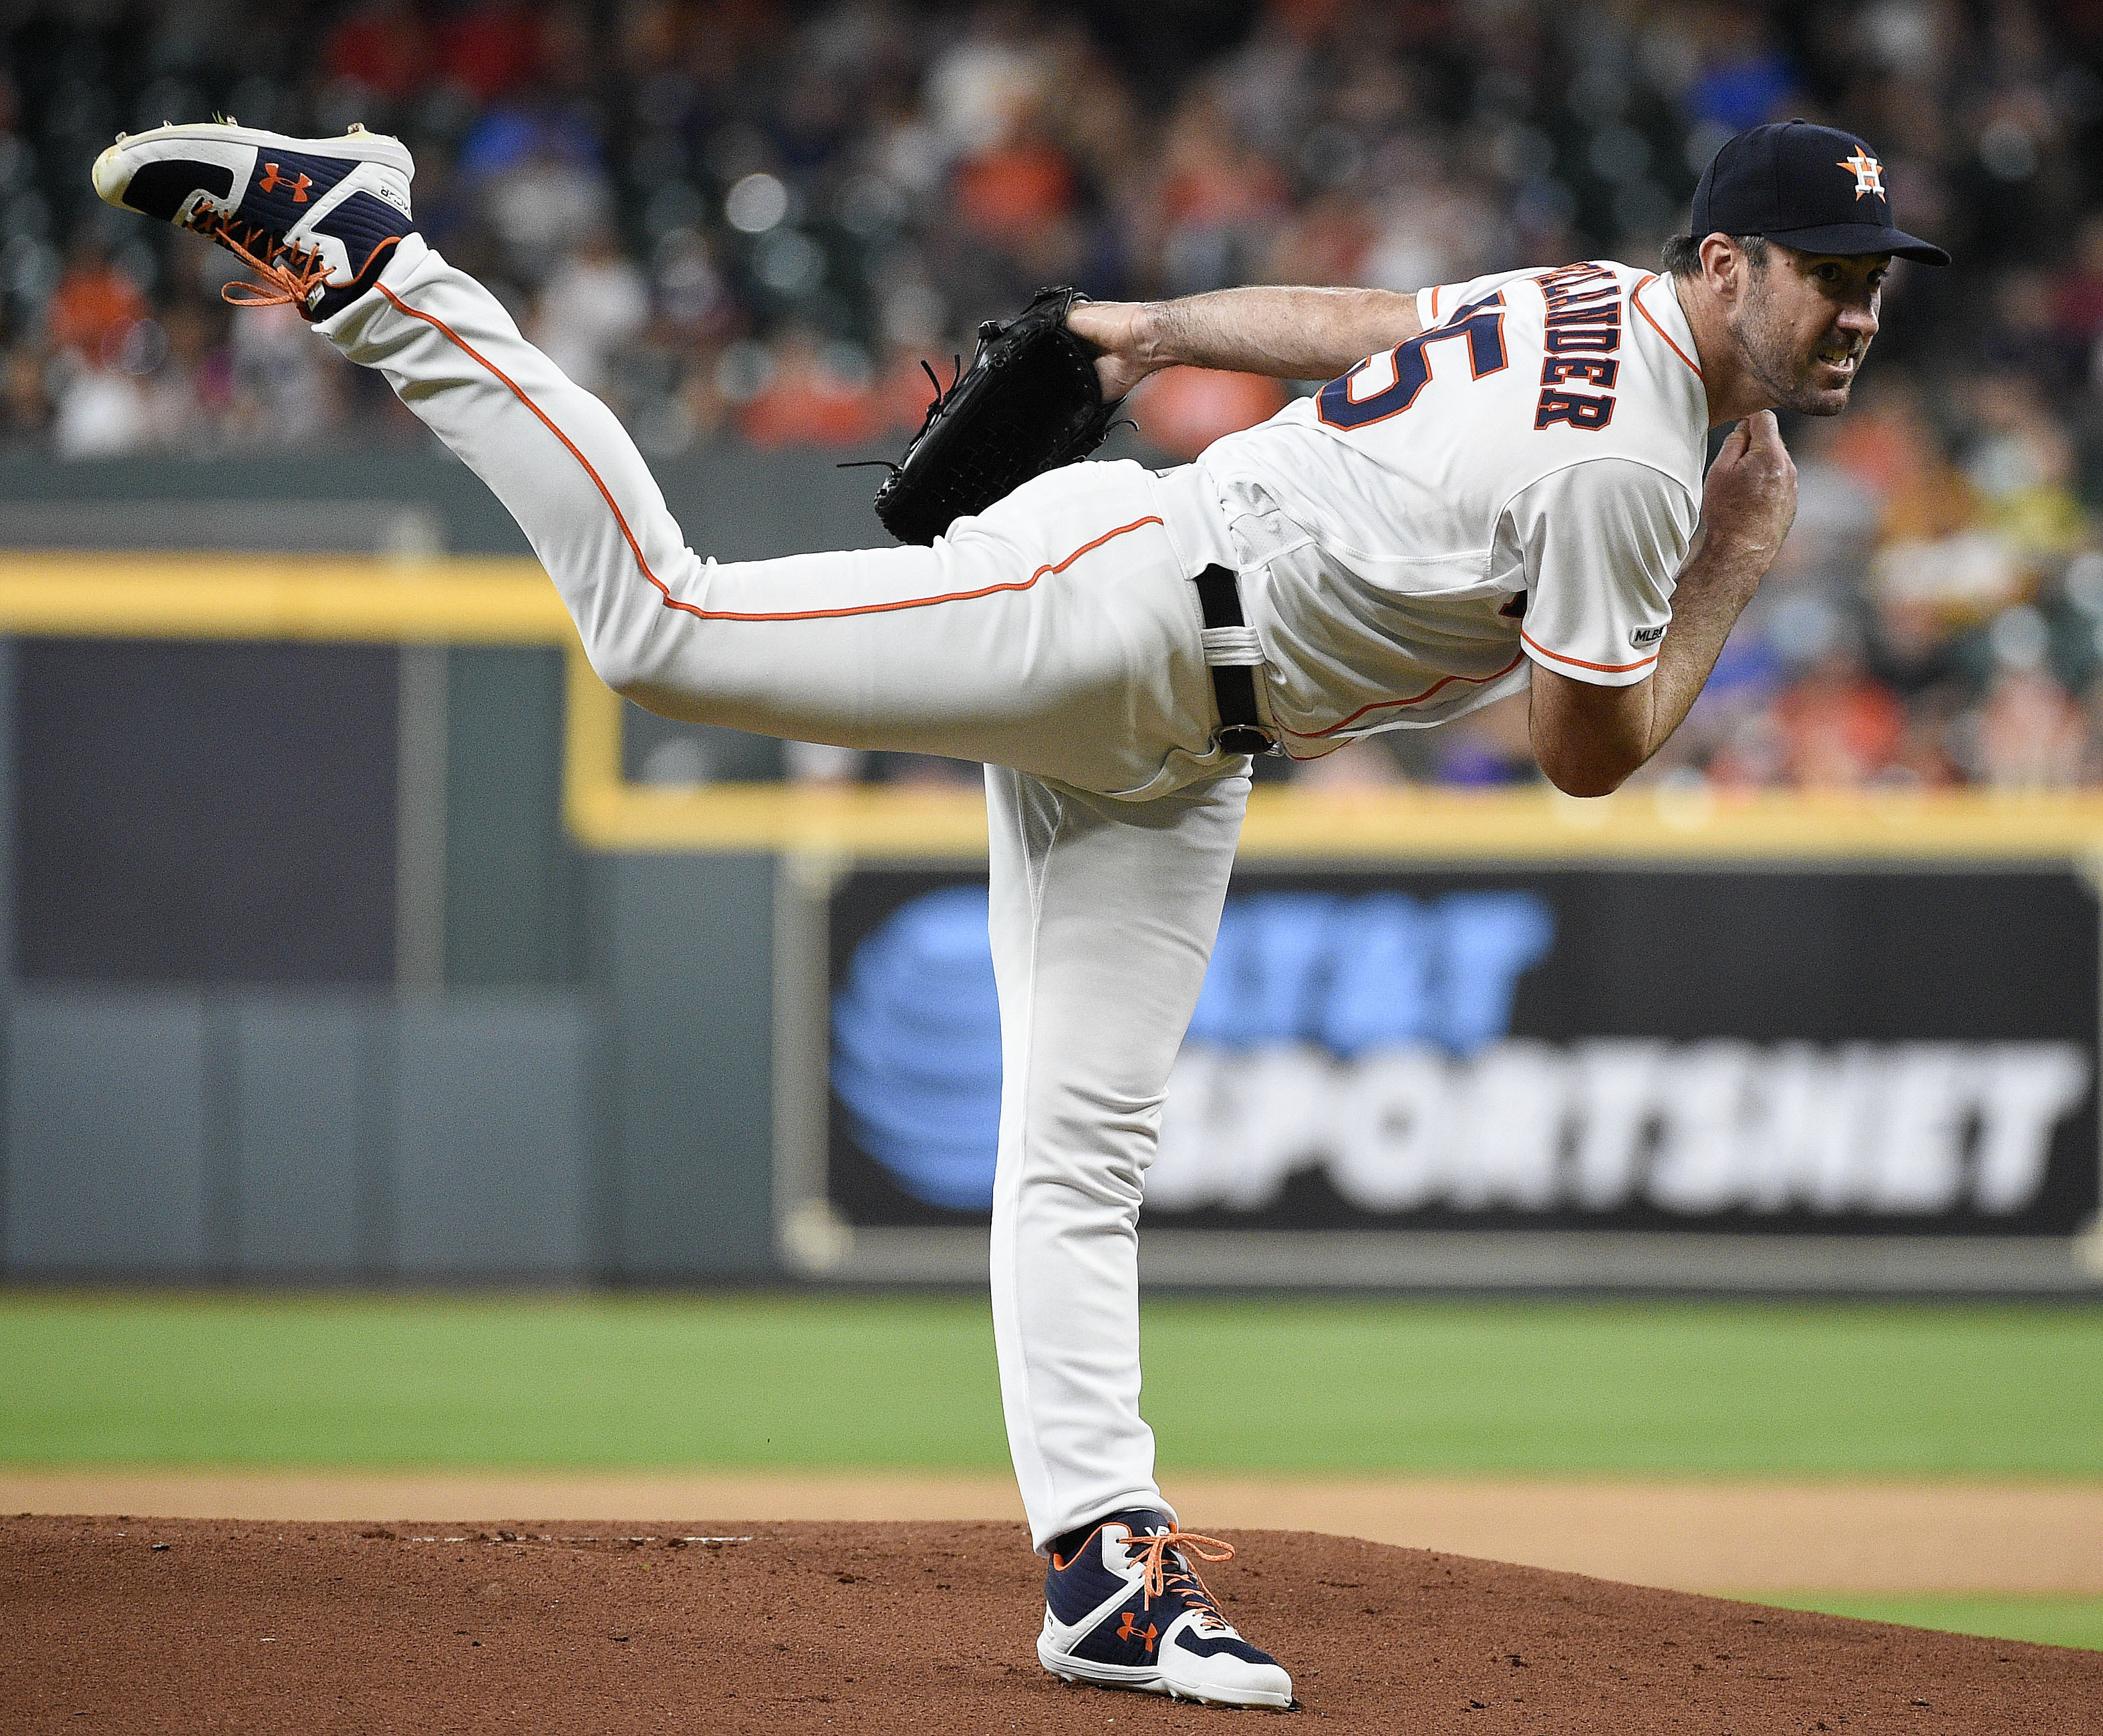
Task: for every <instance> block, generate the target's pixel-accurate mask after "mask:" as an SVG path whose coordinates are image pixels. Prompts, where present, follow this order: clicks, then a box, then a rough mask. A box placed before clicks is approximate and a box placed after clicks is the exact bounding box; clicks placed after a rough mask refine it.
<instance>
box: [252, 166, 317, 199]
mask: <svg viewBox="0 0 2103 1736" xmlns="http://www.w3.org/2000/svg"><path fill="white" fill-rule="evenodd" d="M311 186H313V181H312V180H310V179H309V177H307V176H306V175H300V176H299V177H298V179H296V180H289V181H288V180H286V179H285V177H284V176H283V175H281V174H279V173H278V166H277V164H275V163H274V162H266V163H265V164H264V165H263V179H262V180H260V181H258V182H256V191H257V192H258V193H275V192H276V191H277V190H278V189H279V188H280V187H289V188H291V189H292V202H293V203H294V204H295V205H304V204H305V203H306V202H307V189H308V188H309V187H311Z"/></svg>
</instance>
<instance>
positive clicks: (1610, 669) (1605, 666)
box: [1518, 627, 1657, 675]
mask: <svg viewBox="0 0 2103 1736" xmlns="http://www.w3.org/2000/svg"><path fill="white" fill-rule="evenodd" d="M1518 636H1519V637H1520V638H1522V639H1523V640H1525V641H1526V642H1527V644H1528V645H1530V646H1532V647H1533V648H1534V650H1537V651H1539V652H1540V653H1541V655H1542V656H1544V657H1553V658H1554V659H1555V660H1556V661H1557V662H1558V663H1567V664H1571V665H1572V667H1573V668H1580V669H1597V670H1598V672H1599V673H1601V674H1602V675H1626V674H1627V673H1629V670H1631V669H1642V668H1648V667H1649V666H1650V665H1651V664H1654V663H1656V661H1657V653H1656V651H1652V653H1651V654H1650V655H1649V656H1647V657H1638V659H1636V660H1635V661H1634V663H1587V662H1585V659H1583V658H1582V657H1565V656H1564V655H1563V653H1562V652H1560V651H1551V650H1549V648H1548V647H1547V646H1545V645H1543V644H1542V643H1541V642H1540V640H1538V639H1536V638H1535V637H1533V636H1532V634H1530V633H1527V630H1526V629H1525V628H1523V627H1522V628H1519V630H1518Z"/></svg>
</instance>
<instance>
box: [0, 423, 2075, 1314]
mask: <svg viewBox="0 0 2103 1736" xmlns="http://www.w3.org/2000/svg"><path fill="white" fill-rule="evenodd" d="M665 481H666V484H667V492H668V495H669V497H670V498H671V499H673V501H674V506H675V509H676V510H678V512H679V513H681V515H682V520H683V522H686V523H687V525H688V526H689V527H690V528H695V527H698V528H696V533H695V534H696V541H697V543H699V544H701V545H702V546H705V547H707V548H711V549H713V550H715V551H718V552H720V553H724V554H726V555H729V556H745V555H754V556H756V555H764V554H769V553H780V552H785V551H787V550H789V549H792V548H799V547H807V546H816V545H820V544H827V543H831V544H839V543H842V542H845V541H847V540H849V539H853V538H856V537H858V536H861V535H866V534H868V533H869V531H872V530H873V528H874V527H873V524H872V523H871V522H869V519H868V514H867V507H866V502H865V493H864V491H865V483H864V482H862V481H861V479H860V477H857V476H856V475H854V474H852V473H849V474H848V475H847V476H845V477H843V476H841V475H840V474H839V473H836V472H834V471H833V470H832V469H831V468H829V466H825V465H823V464H821V463H820V462H819V461H816V460H809V459H804V458H799V457H795V456H781V457H764V456H757V455H751V454H745V453H739V454H735V455H723V456H722V457H721V458H719V459H715V460H708V461H705V462H703V463H700V464H684V465H682V466H679V467H675V468H673V469H672V470H671V471H669V473H668V474H667V476H666V477H665ZM0 484H4V485H5V487H4V491H0V543H4V544H7V546H10V547H11V548H12V550H13V552H12V553H8V554H5V555H0V627H4V628H6V629H7V630H8V631H9V632H11V633H13V635H14V636H15V637H12V638H11V639H10V640H8V641H7V643H6V647H5V651H4V655H0V685H4V689H5V690H4V693H0V717H4V719H5V726H6V729H7V735H8V741H7V752H6V753H0V768H4V772H0V775H4V776H5V777H6V778H7V779H8V782H9V788H8V789H7V792H6V799H5V801H0V813H4V814H5V815H6V822H5V823H6V824H7V836H6V837H5V838H4V840H0V876H4V877H5V879H6V882H7V883H6V886H5V888H4V889H0V890H4V892H5V897H4V899H0V908H4V910H5V911H6V912H7V925H6V934H5V937H4V942H0V944H4V949H5V965H6V970H5V973H4V979H0V981H4V988H5V996H6V1007H5V1015H6V1017H5V1024H4V1031H5V1041H6V1054H5V1102H4V1110H5V1113H4V1121H0V1133H3V1135H4V1140H5V1148H4V1152H0V1262H3V1263H4V1265H0V1270H3V1271H4V1272H5V1274H6V1275H7V1276H13V1277H18V1278H35V1279H62V1278H67V1277H94V1278H100V1277H109V1276H126V1277H176V1278H197V1279H212V1278H221V1277H235V1278H244V1279H251V1278H252V1279H265V1278H280V1277H282V1278H291V1279H299V1280H306V1279H311V1280H316V1281H344V1280H353V1281H373V1282H425V1281H447V1280H452V1279H498V1278H509V1277H529V1278H537V1279H544V1280H549V1281H692V1280H708V1279H715V1278H742V1277H752V1276H773V1275H782V1274H787V1275H794V1276H805V1277H814V1278H832V1279H849V1280H856V1281H891V1280H903V1281H975V1280H976V1277H977V1276H980V1274H981V1273H982V1272H983V1268H984V1245H985V1244H984V1238H985V1229H984V1215H985V1197H986V1194H987V1192H988V1190H989V1176H990V1168H989V1163H990V1145H989V1141H990V1126H991V1117H992V1114H993V1112H994V1104H995V1103H996V1102H997V1073H996V1072H995V1068H996V1067H997V1054H995V1052H994V1050H993V1048H992V1047H991V1046H990V1044H989V1031H990V1029H991V1019H992V1010H991V998H990V997H991V989H990V970H989V964H988V963H987V962H986V961H985V954H984V947H983V917H982V912H983V891H982V886H983V860H984V849H985V825H984V816H983V810H982V807H981V806H980V803H979V801H978V800H977V798H976V797H975V796H974V795H973V794H972V793H971V792H970V791H969V790H968V789H963V790H954V789H953V790H946V791H945V790H939V789H938V790H924V789H908V788H903V787H900V788H883V789H874V790H868V789H865V790H854V791H831V792H822V791H814V790H811V789H796V788H789V787H785V786H781V785H779V784H775V783H771V782H769V781H767V779H769V778H771V776H773V775H776V774H777V773H778V770H779V767H780V759H779V753H778V750H777V749H776V748H774V747H773V746H772V745H771V744H763V743H758V742H755V741H754V740H752V739H749V738H740V737H734V736H732V735H731V734H730V732H726V731H690V732H687V733H686V735H684V736H683V737H682V738H679V739H675V738H674V735H671V734H668V732H667V730H666V728H665V726H661V725H660V724H658V723H657V722H656V720H650V719H646V718H644V717H642V714H641V713H637V712H635V711H634V708H628V707H624V706H622V705H621V704H620V703H619V702H617V701H616V700H614V699H612V698H611V696H610V695H607V693H606V692H605V690H603V689H602V688H601V687H599V686H598V684H597V683H596V682H594V681H593V680H592V678H591V677H590V676H589V671H588V670H586V669H585V668H584V667H583V665H582V660H581V658H580V656H579V655H578V654H577V653H576V646H575V641H574V637H573V636H572V635H571V633H570V631H569V628H568V625H567V621H566V619H564V618H563V616H562V611H561V610H560V607H559V606H558V605H557V604H556V603H555V602H554V597H553V594H552V592H551V590H550V588H549V587H548V586H547V584H546V583H545V579H544V578H543V577H542V576H541V575H539V573H538V571H537V569H536V568H535V567H534V566H532V564H531V562H530V560H527V559H523V558H522V557H520V556H519V554H518V540H517V533H516V532H515V531H514V530H513V529H512V528H511V527H510V526H509V522H508V521H506V520H505V519H504V518H503V517H502V515H501V514H500V513H497V512H496V511H495V509H494V508H493V507H492V506H491V504H490V503H488V501H487V497H486V496H485V495H483V494H482V491H480V490H479V488H478V486H477V485H475V484H474V482H473V479H472V478H471V477H468V476H467V475H466V474H465V472H464V471H462V470H461V469H460V467H459V466H457V465H456V464H453V463H452V462H451V460H447V459H442V458H434V457H432V456H429V455H421V454H420V455H415V456H414V457H410V456H403V457H399V458H394V459H380V460H356V461H353V460H345V462H344V463H343V464H340V465H337V466H335V467H332V468H329V469H327V471H326V472H325V473H324V474H323V475H322V477H321V478H320V479H318V480H317V479H316V478H315V477H313V476H312V475H311V474H309V475H304V476H300V477H285V476H282V475H277V476H272V477H262V478H259V477H256V475H255V474H254V473H252V470H251V468H250V467H246V466H238V465H231V464H200V465H197V466H189V467H168V466H150V467H149V466H122V465H93V466H82V467H63V468H60V467H44V468H22V467H20V466H16V467H0ZM754 500H766V501H769V502H771V503H776V508H777V509H776V510H772V511H770V512H769V513H767V514H766V515H765V516H764V517H755V516H754V515H753V513H752V512H751V503H752V502H753V501H754ZM176 540H180V541H181V542H183V543H185V544H189V545H192V546H191V547H190V548H189V549H188V550H187V552H185V553H183V554H181V555H180V556H170V555H165V554H161V553H151V552H149V551H150V549H151V548H152V546H153V544H156V543H162V544H165V543H167V542H170V541H176ZM668 741H671V742H673V743H674V745H675V746H676V747H677V748H678V750H679V752H680V753H683V754H685V755H686V758H685V759H684V760H683V761H678V763H682V764H689V765H697V766H698V765H706V766H712V767H714V775H715V776H716V777H717V778H718V779H719V780H721V779H728V780H729V781H718V782H715V783H712V784H706V785H702V786H698V787H694V788H678V787H671V786H667V785H664V784H647V783H645V782H642V781H639V779H640V778H641V776H642V774H643V772H644V771H645V770H647V767H648V766H649V765H651V763H653V762H652V761H651V759H650V758H649V755H650V754H651V753H652V752H654V751H656V750H657V749H660V748H663V747H664V746H665V744H666V743H667V742H668ZM754 779H757V780H758V781H753V780H754ZM2098 859H2103V801H2098V800H2097V799H2096V798H2094V797H2079V796H2077V797H2061V798H2044V797H2038V798H2012V797H2000V798H1996V797H1985V796H1968V795H1967V796H1957V797H1948V798H1935V799H1925V798H1908V797H1903V796H1892V795H1884V796H1878V797H1847V798H1802V799H1784V798H1773V797H1757V798H1749V799H1747V800H1745V801H1718V800H1717V799H1715V798H1713V797H1709V796H1705V795H1701V794H1696V795H1692V796H1690V795H1686V794H1678V795H1667V796H1665V797H1657V796H1653V795H1648V794H1641V795H1627V796H1624V797H1616V798H1614V799H1613V800H1612V801H1609V802H1607V803H1603V804H1581V803H1573V802H1569V801H1564V800H1563V799H1561V798H1559V797H1554V796H1553V795H1552V794H1551V793H1545V792H1537V791H1528V792H1518V793H1474V794H1470V793H1453V792H1429V791H1402V792H1368V793H1353V794H1348V795H1330V796H1327V797H1323V796H1318V795H1314V794H1310V793H1307V792H1305V791H1300V790H1285V789H1278V788H1265V789H1260V790H1259V792H1258V793H1257V797H1256V801H1254V802H1253V804H1252V811H1251V816H1250V821H1249V825H1248V828H1247V834H1246V837H1245V843H1244V850H1243V867H1242V868H1241V870H1240V871H1239V872H1238V875H1237V879H1236V883H1235V887H1234V892H1233V895H1232V896H1231V899H1230V903H1229V914H1228V918H1227V921H1226V924H1225V929H1224V930H1223V935H1222V941H1221V947H1220V956H1219V960H1218V962H1217V963H1216V967H1215V970H1214V971H1213V973H1212V978H1211V979H1209V980H1208V985H1207V995H1206V1000H1205V1001H1204V1003H1203V1005H1202V1006H1201V1007H1200V1009H1199V1014H1198V1020H1197V1023H1196V1025H1195V1026H1194V1030H1193V1033H1192V1038H1191V1041H1190V1043H1189V1046H1187V1048H1186V1052H1185V1059H1184V1063H1183V1065H1182V1067H1181V1068H1180V1069H1179V1073H1178V1080H1177V1084H1176V1089H1175V1091H1174V1093H1173V1094H1172V1101H1171V1104H1170V1109H1169V1113H1168V1117H1167V1123H1166V1126H1165V1130H1164V1143H1163V1157H1162V1160H1161V1163H1160V1165H1159V1166H1158V1170H1157V1172H1156V1174H1155V1176H1154V1182H1153V1192H1152V1201H1151V1203H1150V1205H1149V1232H1148V1234H1147V1237H1146V1238H1145V1256H1144V1258H1145V1265H1146V1270H1147V1272H1148V1274H1149V1277H1150V1278H1152V1279H1153V1280H1154V1281H1163V1282H1199V1283H1204V1282H1232V1283H1257V1284H1264V1283H1340V1284H1370V1285H1518V1286H1527V1285H1543V1284H1574V1285H1592V1284H1602V1285H1616V1284H1648V1285H1674V1286H1683V1287H1692V1288H1701V1287H1722V1288H1755V1289H1758V1288H1782V1289H1788V1288H1807V1287H1808V1288H1843V1289H1844V1288H1883V1289H1894V1288H1895V1289H1958V1290H1995V1289H2011V1290H2075V1289H2081V1288H2085V1287H2088V1286H2091V1285H2094V1284H2095V1283H2096V1282H2097V1281H2098V1280H2097V1274H2096V1261H2095V1259H2094V1258H2093V1250H2094V1248H2095V1245H2096V1244H2095V1241H2094V1237H2093V1233H2092V1224H2093V1223H2094V1220H2095V1218H2096V1199H2097V1156H2096V1153H2097V1146H2098V1132H2097V1116H2096V1090H2097V1084H2096V1072H2097V1069H2096V1065H2095V1063H2096V1054H2097V1046H2098V1039H2097V1011H2096V1009H2097V1000H2098V995H2097V958H2098V952H2099V946H2103V941H2099V935H2098V922H2097V917H2096V893H2095V890H2094V881H2093V878H2092V864H2094V863H2095V862H2096V861H2097V860H2098ZM975 932H976V936H977V938H976V940H974V939H973V935H974V933H975ZM836 1038H837V1042H836V1041H835V1039H836ZM2084 1236H2087V1237H2088V1238H2089V1239H2088V1240H2087V1241H2083V1237H2084Z"/></svg>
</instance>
